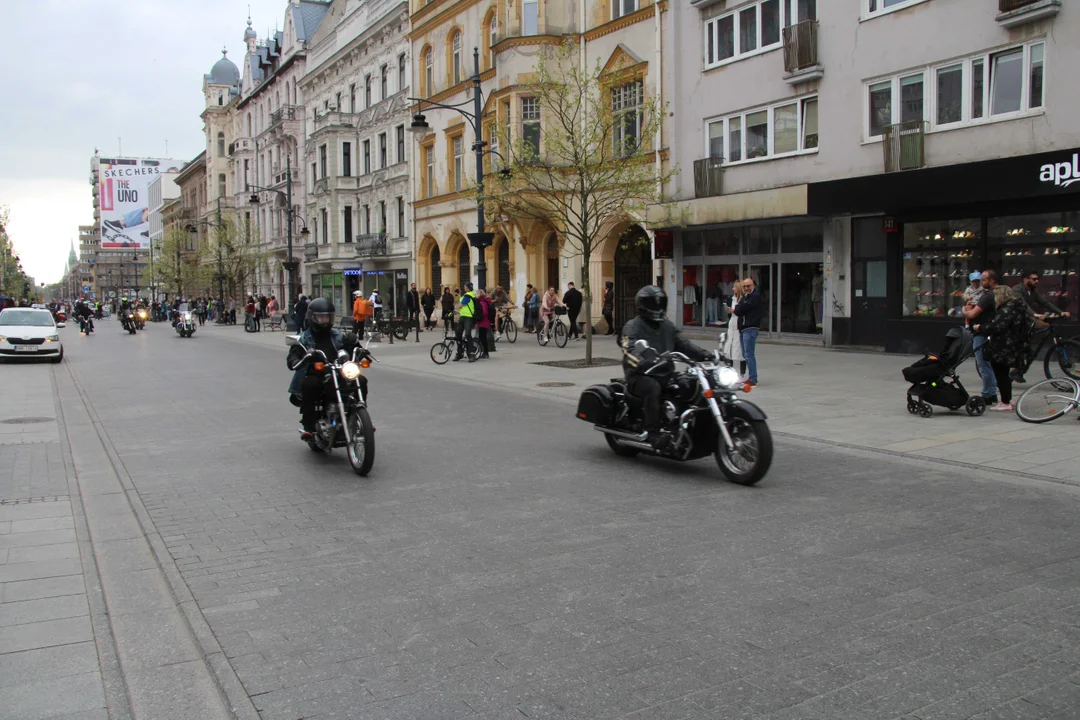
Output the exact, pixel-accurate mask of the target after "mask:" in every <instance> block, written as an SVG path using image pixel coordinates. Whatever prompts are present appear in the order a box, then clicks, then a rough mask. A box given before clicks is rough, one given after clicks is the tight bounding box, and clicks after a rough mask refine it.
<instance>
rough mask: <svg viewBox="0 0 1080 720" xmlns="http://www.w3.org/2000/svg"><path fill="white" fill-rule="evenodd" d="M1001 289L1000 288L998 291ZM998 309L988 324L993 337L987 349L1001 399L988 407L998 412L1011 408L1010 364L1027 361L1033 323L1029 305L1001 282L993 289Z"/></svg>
mask: <svg viewBox="0 0 1080 720" xmlns="http://www.w3.org/2000/svg"><path fill="white" fill-rule="evenodd" d="M999 291H1000V292H999ZM994 299H995V300H996V301H997V312H995V313H994V318H993V320H991V321H990V323H989V324H988V325H987V326H986V328H985V331H986V335H987V336H988V337H989V338H990V340H989V343H988V345H987V350H986V351H984V352H985V354H986V356H987V358H988V359H989V360H990V367H992V368H993V369H994V377H995V378H997V385H998V393H999V394H1000V396H1001V402H999V403H998V404H997V405H994V406H993V407H990V408H988V409H989V410H992V411H995V412H1012V411H1013V410H1014V409H1015V407H1016V406H1015V405H1014V404H1013V401H1012V384H1013V381H1012V377H1010V375H1009V368H1014V367H1020V366H1021V365H1023V362H1024V358H1023V355H1024V350H1025V348H1026V347H1027V344H1028V338H1029V335H1030V323H1029V320H1028V317H1027V305H1025V304H1024V301H1023V300H1021V299H1020V298H1017V297H1013V295H1012V293H1011V292H1009V288H1007V287H1004V286H999V287H997V288H995V290H994Z"/></svg>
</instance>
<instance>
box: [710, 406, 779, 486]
mask: <svg viewBox="0 0 1080 720" xmlns="http://www.w3.org/2000/svg"><path fill="white" fill-rule="evenodd" d="M728 432H729V433H730V434H731V439H732V440H733V441H734V443H735V447H734V448H732V449H728V447H727V446H726V445H725V444H724V439H723V438H722V437H721V438H718V440H717V443H718V445H717V447H716V453H715V455H716V464H717V465H719V466H720V472H722V473H724V476H725V477H726V478H727V479H728V480H730V481H731V482H733V483H738V484H739V485H753V484H755V483H757V482H758V481H759V480H761V479H762V478H763V477H765V473H767V472H769V466H770V465H772V457H773V443H772V433H771V432H769V426H768V424H767V423H766V422H765V421H764V420H750V419H748V418H744V417H738V416H736V417H733V418H732V419H731V420H730V421H729V422H728Z"/></svg>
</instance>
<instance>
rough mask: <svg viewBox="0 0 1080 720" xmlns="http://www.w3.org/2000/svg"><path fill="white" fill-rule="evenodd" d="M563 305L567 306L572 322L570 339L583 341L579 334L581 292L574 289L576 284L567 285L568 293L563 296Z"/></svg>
mask: <svg viewBox="0 0 1080 720" xmlns="http://www.w3.org/2000/svg"><path fill="white" fill-rule="evenodd" d="M562 302H563V305H565V306H566V316H567V318H568V319H569V320H570V334H569V335H568V336H567V337H568V338H574V339H576V340H580V339H581V333H580V332H578V326H577V318H578V315H579V314H580V313H581V291H580V290H578V289H577V288H576V287H574V283H572V282H571V283H566V293H565V294H564V295H563V296H562Z"/></svg>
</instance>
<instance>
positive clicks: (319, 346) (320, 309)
mask: <svg viewBox="0 0 1080 720" xmlns="http://www.w3.org/2000/svg"><path fill="white" fill-rule="evenodd" d="M299 341H300V344H299V345H293V346H292V347H291V348H289V356H288V359H287V364H288V366H289V369H290V370H292V371H293V379H292V383H291V384H290V385H289V392H290V393H291V394H293V395H299V396H300V414H301V420H300V422H301V424H302V425H303V428H304V429H303V433H302V434H301V436H300V437H301V439H303V440H310V439H311V435H312V433H314V432H315V425H316V423H317V422H318V420H319V413H318V411H317V410H316V407H317V406H318V404H319V401H320V400H322V399H323V393H324V392H325V390H324V385H323V378H324V377H325V376H326V373H327V372H329V370H326V369H323V370H316V369H315V367H314V362H313V361H309V362H307V363H304V364H303V365H300V361H301V360H303V358H304V356H305V355H306V354H307V353H308V352H310V351H311V350H321V351H322V352H323V354H324V355H326V359H327V360H329V361H333V359H334V358H336V357H337V354H338V350H344V351H345V352H347V353H349V354H350V355H352V351H353V349H354V348H355V347H356V346H357V345H358V344H359V343H358V341H357V338H356V335H355V334H354V333H343V332H341V331H340V330H337V329H335V328H334V304H333V303H332V302H330V301H329V300H327V299H326V298H315V299H314V300H312V301H311V303H310V304H309V305H308V307H307V329H306V330H304V331H303V332H302V333H300V337H299ZM356 380H357V382H358V383H360V392H361V393H362V395H363V397H364V399H365V400H366V399H367V397H368V381H367V377H365V376H364V375H360V376H359V377H358V378H356Z"/></svg>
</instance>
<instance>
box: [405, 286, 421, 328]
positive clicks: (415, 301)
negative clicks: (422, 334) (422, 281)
mask: <svg viewBox="0 0 1080 720" xmlns="http://www.w3.org/2000/svg"><path fill="white" fill-rule="evenodd" d="M405 309H406V310H408V311H409V327H410V328H411V327H413V323H416V331H417V332H419V331H420V293H419V292H418V291H417V289H416V283H413V284H412V285H411V286H410V287H409V291H408V292H407V293H405Z"/></svg>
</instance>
